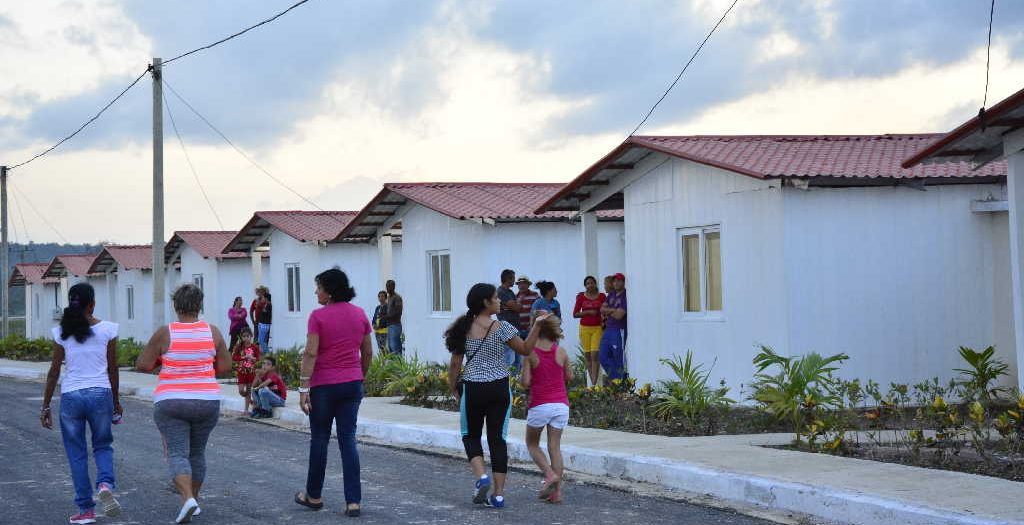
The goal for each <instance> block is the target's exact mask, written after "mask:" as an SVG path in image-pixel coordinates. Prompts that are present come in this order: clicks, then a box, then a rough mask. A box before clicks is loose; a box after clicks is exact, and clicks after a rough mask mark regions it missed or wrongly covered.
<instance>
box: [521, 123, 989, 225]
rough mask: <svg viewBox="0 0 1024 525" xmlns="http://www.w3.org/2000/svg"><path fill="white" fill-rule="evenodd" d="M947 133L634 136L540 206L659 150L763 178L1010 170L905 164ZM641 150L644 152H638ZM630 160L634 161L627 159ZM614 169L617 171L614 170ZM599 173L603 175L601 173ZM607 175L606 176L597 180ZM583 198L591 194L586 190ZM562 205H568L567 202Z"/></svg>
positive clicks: (951, 175) (949, 175)
mask: <svg viewBox="0 0 1024 525" xmlns="http://www.w3.org/2000/svg"><path fill="white" fill-rule="evenodd" d="M940 136H941V135H939V134H935V133H925V134H913V135H896V134H893V135H737V136H720V135H698V136H682V137H677V136H633V137H629V138H628V139H626V141H625V142H623V143H622V144H621V145H619V146H618V147H617V148H615V149H614V150H612V152H611V153H609V154H608V155H606V156H605V157H603V158H602V159H601V160H599V161H598V162H597V163H595V164H594V165H593V166H591V167H590V168H588V169H587V170H586V171H584V172H583V173H582V174H580V175H579V176H578V177H576V179H574V180H573V181H572V182H570V183H569V184H567V185H566V186H565V187H563V188H562V189H561V190H560V191H559V192H558V193H557V194H555V195H553V196H552V197H551V198H549V199H547V200H546V201H545V202H544V204H543V205H542V206H540V207H539V208H538V209H537V211H538V212H543V211H547V210H549V209H550V208H552V207H554V206H555V205H556V204H559V202H560V201H564V200H565V199H566V197H568V196H570V195H579V194H580V193H581V192H580V191H579V190H581V188H583V187H584V186H588V185H593V184H595V183H597V182H601V183H603V184H607V180H608V179H610V178H612V177H614V176H615V175H617V174H618V173H621V171H622V170H629V169H632V166H633V164H634V163H635V161H638V160H639V159H640V158H642V155H643V153H644V152H646V153H650V152H657V153H662V154H665V155H671V156H673V157H677V158H681V159H685V160H689V161H692V162H696V163H699V164H705V165H708V166H714V167H717V168H721V169H724V170H728V171H732V172H734V173H739V174H742V175H747V176H749V177H754V178H758V179H768V178H789V177H793V178H825V177H827V178H833V179H836V178H838V179H848V180H849V182H853V181H854V180H856V179H861V180H866V181H870V180H876V179H931V180H933V181H936V180H939V181H941V180H942V179H949V180H952V179H964V178H991V177H1004V176H1005V175H1006V165H1005V163H993V164H991V165H989V166H986V167H984V168H983V169H980V170H974V169H972V166H971V165H970V163H968V162H955V163H950V164H943V165H928V166H915V167H912V168H904V167H902V166H901V165H900V163H901V162H902V160H903V159H905V158H907V157H908V156H909V155H911V154H912V153H913V152H915V151H918V150H920V149H922V148H925V147H927V146H928V145H930V144H932V143H933V142H935V141H936V140H938V139H939V137H940ZM638 150H639V153H641V155H640V156H638V155H637V153H638ZM624 159H628V160H629V161H628V162H623V160H624ZM610 171H614V172H615V173H609V172H610ZM598 175H601V176H602V177H600V178H598ZM596 178H598V179H603V180H595V179H596ZM582 193H583V197H584V198H585V197H586V196H588V193H587V192H582ZM562 204H565V203H564V202H563V203H562Z"/></svg>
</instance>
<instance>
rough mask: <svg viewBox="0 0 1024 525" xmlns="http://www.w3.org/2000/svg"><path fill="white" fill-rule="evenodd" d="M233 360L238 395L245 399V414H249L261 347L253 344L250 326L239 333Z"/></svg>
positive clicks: (232, 350) (233, 350) (232, 356)
mask: <svg viewBox="0 0 1024 525" xmlns="http://www.w3.org/2000/svg"><path fill="white" fill-rule="evenodd" d="M231 360H232V361H234V362H235V376H236V377H237V378H238V395H240V396H242V398H243V399H245V412H244V413H246V414H248V413H249V406H250V404H251V402H250V399H251V398H250V394H251V393H252V392H251V390H252V382H253V381H254V380H255V379H256V363H258V362H259V360H260V347H259V345H257V344H255V343H253V340H252V330H251V329H250V328H249V327H248V326H246V327H245V328H242V330H241V331H240V332H239V337H238V342H236V343H235V347H234V348H232V349H231Z"/></svg>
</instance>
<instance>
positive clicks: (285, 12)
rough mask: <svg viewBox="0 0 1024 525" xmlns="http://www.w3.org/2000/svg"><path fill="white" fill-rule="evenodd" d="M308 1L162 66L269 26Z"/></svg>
mask: <svg viewBox="0 0 1024 525" xmlns="http://www.w3.org/2000/svg"><path fill="white" fill-rule="evenodd" d="M308 1H309V0H301V1H300V2H296V3H294V4H292V6H291V7H289V8H288V9H285V10H284V11H281V12H280V13H278V14H276V15H274V16H272V17H270V18H268V19H266V20H264V21H262V22H260V23H258V24H256V25H252V26H249V27H247V28H245V29H243V30H241V31H239V32H237V33H234V34H232V35H229V36H227V37H224V38H222V39H220V40H218V41H216V42H213V43H212V44H207V45H205V46H202V47H197V48H195V49H193V50H192V51H188V52H185V53H182V54H180V55H178V56H176V57H174V58H171V59H168V60H165V61H164V63H163V65H167V64H170V63H171V62H174V61H175V60H178V59H179V58H185V57H187V56H189V55H191V54H193V53H198V52H200V51H204V50H206V49H210V48H212V47H216V46H219V45H221V44H223V43H224V42H227V41H228V40H231V39H232V38H236V37H239V36H242V35H244V34H246V33H248V32H249V31H252V30H253V29H256V28H257V27H260V26H262V25H265V24H269V23H271V22H273V21H274V20H277V19H278V18H281V17H282V16H284V15H286V14H288V12H289V11H291V10H292V9H295V8H296V7H299V6H300V5H302V4H305V3H306V2H308Z"/></svg>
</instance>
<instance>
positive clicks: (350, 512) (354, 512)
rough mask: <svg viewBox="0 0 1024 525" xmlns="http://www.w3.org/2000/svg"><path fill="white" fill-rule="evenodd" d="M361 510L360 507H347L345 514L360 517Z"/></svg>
mask: <svg viewBox="0 0 1024 525" xmlns="http://www.w3.org/2000/svg"><path fill="white" fill-rule="evenodd" d="M359 510H360V508H359V507H355V508H347V509H345V515H346V516H348V517H350V518H358V517H359Z"/></svg>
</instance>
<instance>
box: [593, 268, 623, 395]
mask: <svg viewBox="0 0 1024 525" xmlns="http://www.w3.org/2000/svg"><path fill="white" fill-rule="evenodd" d="M612 278H613V282H614V287H615V290H614V291H613V292H612V293H610V294H608V298H607V299H606V300H605V302H604V305H602V306H601V315H602V316H604V318H605V321H604V335H602V336H601V349H600V351H599V352H598V359H599V360H600V361H601V368H604V373H605V374H607V375H608V378H609V379H622V378H624V377H626V364H625V344H626V310H627V306H626V276H625V275H623V274H621V273H617V274H615V275H613V276H612Z"/></svg>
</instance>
